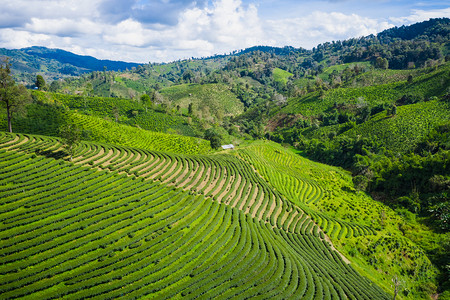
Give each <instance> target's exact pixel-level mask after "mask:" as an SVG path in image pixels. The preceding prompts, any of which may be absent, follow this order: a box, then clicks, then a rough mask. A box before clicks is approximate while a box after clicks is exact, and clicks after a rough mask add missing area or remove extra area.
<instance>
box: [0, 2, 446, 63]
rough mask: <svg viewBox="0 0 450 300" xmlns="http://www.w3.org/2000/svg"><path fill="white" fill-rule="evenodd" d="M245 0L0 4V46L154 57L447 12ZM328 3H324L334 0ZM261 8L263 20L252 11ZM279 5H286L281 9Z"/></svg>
mask: <svg viewBox="0 0 450 300" xmlns="http://www.w3.org/2000/svg"><path fill="white" fill-rule="evenodd" d="M244 1H245V2H244ZM248 1H253V0H213V1H207V0H197V1H194V0H77V1H74V0H73V1H67V0H14V1H4V2H5V3H4V4H2V9H1V10H0V47H5V48H21V47H28V46H32V45H38V46H46V47H53V48H62V49H65V50H68V51H73V52H75V53H78V54H84V55H92V56H95V57H98V58H102V59H114V60H126V61H135V62H149V61H152V62H155V61H156V62H161V61H170V60H176V59H180V58H181V59H182V58H188V57H201V56H209V55H213V54H221V53H227V52H230V51H233V50H237V49H243V48H246V47H251V46H255V45H271V46H285V45H291V46H295V47H304V48H312V47H314V46H316V45H317V44H318V43H322V42H325V41H331V40H343V39H347V38H350V37H359V36H365V35H368V34H372V33H377V32H379V31H381V30H383V29H386V28H389V27H392V26H394V25H402V24H410V23H413V22H418V21H423V20H426V19H428V18H430V17H443V16H450V8H445V9H441V10H436V9H434V10H425V8H424V7H422V8H421V9H422V10H414V11H412V12H411V13H410V14H409V15H407V16H405V17H396V18H389V17H384V18H381V17H378V16H376V17H373V16H372V17H367V15H368V13H366V14H365V16H363V14H362V11H361V13H360V14H353V13H351V12H342V11H340V12H338V9H336V11H333V10H334V8H337V7H338V6H332V8H331V6H329V7H328V9H329V10H328V11H323V10H321V9H319V8H317V5H316V6H315V7H314V9H306V8H307V7H309V6H307V5H309V3H310V2H308V1H303V0H301V1H300V0H299V1H300V2H298V1H297V2H293V0H280V1H265V2H261V3H260V4H258V5H255V4H251V3H250V4H249V3H248ZM329 1H331V2H329V4H330V5H331V4H332V3H335V2H336V1H335V0H329ZM344 2H345V3H349V2H347V1H344ZM350 2H351V1H350ZM370 3H372V2H370ZM380 3H382V2H380ZM264 5H272V6H271V7H273V6H274V5H277V8H278V10H277V11H278V12H281V17H280V14H276V15H274V14H270V10H269V11H268V7H267V6H264ZM280 5H281V6H280ZM336 5H337V4H336ZM263 6H264V11H265V12H266V14H265V17H261V15H260V14H259V12H258V11H259V10H260V8H261V9H262V8H263ZM284 7H286V8H287V10H286V9H285V10H284V11H283V9H284ZM309 8H312V7H309ZM380 8H381V7H380ZM289 9H291V10H295V11H288V10H289ZM352 11H353V10H352ZM267 12H269V13H267ZM284 15H290V16H295V17H290V18H283V16H284Z"/></svg>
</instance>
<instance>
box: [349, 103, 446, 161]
mask: <svg viewBox="0 0 450 300" xmlns="http://www.w3.org/2000/svg"><path fill="white" fill-rule="evenodd" d="M449 120H450V104H449V103H448V102H444V101H439V100H434V101H429V102H421V103H417V104H410V105H404V106H400V107H398V109H397V114H396V115H395V116H389V115H388V116H387V115H386V112H381V113H378V114H376V115H375V116H374V117H373V118H371V119H370V120H369V121H367V122H364V123H363V124H361V125H358V126H357V127H355V128H353V129H351V130H349V131H347V132H345V133H344V135H346V136H349V137H357V136H364V137H371V136H373V139H374V140H378V141H380V142H381V143H382V145H383V146H384V147H385V148H386V149H387V150H390V151H394V152H403V153H405V152H408V151H412V150H414V147H416V145H417V144H418V143H419V142H421V141H422V140H423V139H424V138H425V136H426V135H427V134H428V133H429V132H430V131H431V130H432V129H433V128H435V127H436V126H437V125H439V124H442V123H445V122H446V121H449Z"/></svg>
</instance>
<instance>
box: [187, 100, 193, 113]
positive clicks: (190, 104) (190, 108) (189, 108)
mask: <svg viewBox="0 0 450 300" xmlns="http://www.w3.org/2000/svg"><path fill="white" fill-rule="evenodd" d="M193 113H194V108H193V106H192V102H191V103H189V105H188V114H189V115H190V116H192V114H193Z"/></svg>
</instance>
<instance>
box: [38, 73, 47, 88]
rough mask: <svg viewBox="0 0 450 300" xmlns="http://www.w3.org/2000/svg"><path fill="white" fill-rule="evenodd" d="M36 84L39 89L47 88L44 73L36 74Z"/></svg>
mask: <svg viewBox="0 0 450 300" xmlns="http://www.w3.org/2000/svg"><path fill="white" fill-rule="evenodd" d="M35 85H36V87H37V88H38V89H39V90H42V89H44V88H45V86H46V85H45V80H44V77H42V75H37V76H36V82H35Z"/></svg>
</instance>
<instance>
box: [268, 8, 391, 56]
mask: <svg viewBox="0 0 450 300" xmlns="http://www.w3.org/2000/svg"><path fill="white" fill-rule="evenodd" d="M392 26H393V25H391V24H389V23H387V22H380V21H378V20H375V19H370V18H364V17H361V16H359V15H356V14H351V15H345V14H343V13H339V12H332V13H324V12H319V11H316V12H313V13H311V14H309V15H307V16H305V17H301V18H295V19H287V20H271V21H268V22H267V31H268V32H270V36H271V37H273V41H272V43H273V45H277V46H283V45H290V46H296V47H305V48H312V47H314V46H316V45H317V44H319V43H323V42H326V41H332V40H344V39H347V38H350V37H360V36H366V35H369V34H375V33H377V32H379V31H382V30H384V29H387V28H389V27H392Z"/></svg>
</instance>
